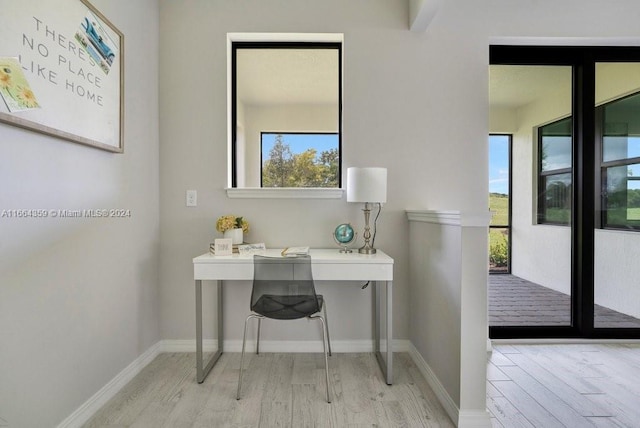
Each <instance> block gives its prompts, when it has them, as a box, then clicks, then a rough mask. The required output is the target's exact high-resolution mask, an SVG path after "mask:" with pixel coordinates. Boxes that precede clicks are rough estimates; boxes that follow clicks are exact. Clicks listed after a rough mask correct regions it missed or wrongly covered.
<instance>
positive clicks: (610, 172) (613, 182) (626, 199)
mask: <svg viewBox="0 0 640 428" xmlns="http://www.w3.org/2000/svg"><path fill="white" fill-rule="evenodd" d="M605 183H606V193H605V195H606V196H605V218H606V222H605V223H606V224H605V225H606V226H628V225H640V164H633V165H622V166H616V167H611V168H605Z"/></svg>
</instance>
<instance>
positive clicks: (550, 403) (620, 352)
mask: <svg viewBox="0 0 640 428" xmlns="http://www.w3.org/2000/svg"><path fill="white" fill-rule="evenodd" d="M487 408H488V409H489V411H490V412H491V414H492V416H493V418H492V422H493V426H494V427H496V428H497V427H500V428H502V427H505V428H512V427H528V428H534V427H535V428H540V427H544V428H554V427H569V428H583V427H629V428H638V427H640V345H622V344H612V345H600V344H598V345H595V344H594V345H591V344H576V345H497V346H494V350H493V353H492V354H491V355H490V357H489V362H488V366H487Z"/></svg>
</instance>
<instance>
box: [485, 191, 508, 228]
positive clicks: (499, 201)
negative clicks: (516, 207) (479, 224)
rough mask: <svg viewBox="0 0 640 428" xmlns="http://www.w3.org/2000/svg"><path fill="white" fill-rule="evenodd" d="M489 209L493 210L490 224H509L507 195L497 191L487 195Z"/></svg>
mask: <svg viewBox="0 0 640 428" xmlns="http://www.w3.org/2000/svg"><path fill="white" fill-rule="evenodd" d="M489 210H490V211H492V212H495V214H494V215H493V217H492V218H491V223H490V224H491V225H496V226H508V225H509V197H508V196H507V195H501V194H498V193H491V194H490V195H489Z"/></svg>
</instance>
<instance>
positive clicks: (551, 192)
mask: <svg viewBox="0 0 640 428" xmlns="http://www.w3.org/2000/svg"><path fill="white" fill-rule="evenodd" d="M542 182H543V192H544V193H543V194H542V195H541V197H542V198H543V204H544V206H543V216H544V218H543V222H546V223H562V224H568V223H569V222H570V221H571V174H570V173H566V174H555V175H548V176H545V177H543V178H542Z"/></svg>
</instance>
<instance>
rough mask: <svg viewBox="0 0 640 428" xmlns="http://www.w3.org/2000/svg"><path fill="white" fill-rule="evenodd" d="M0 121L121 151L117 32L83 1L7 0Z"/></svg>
mask: <svg viewBox="0 0 640 428" xmlns="http://www.w3.org/2000/svg"><path fill="white" fill-rule="evenodd" d="M2 8H3V10H2V15H1V16H0V122H4V123H7V124H10V125H14V126H19V127H21V128H26V129H30V130H33V131H36V132H40V133H43V134H47V135H51V136H55V137H59V138H62V139H65V140H68V141H73V142H76V143H80V144H85V145H88V146H93V147H97V148H100V149H103V150H108V151H111V152H115V153H122V152H123V150H124V147H123V135H124V133H123V120H124V103H123V90H124V81H123V79H124V36H123V34H122V33H121V32H120V31H119V30H118V29H117V28H116V27H115V26H114V25H113V24H112V23H111V22H110V21H109V20H108V19H107V18H106V17H105V16H104V15H103V14H102V13H100V12H99V11H98V10H97V9H96V8H95V7H93V6H92V5H91V4H90V3H89V2H88V1H87V0H55V1H51V0H11V1H6V2H3V5H2Z"/></svg>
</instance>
